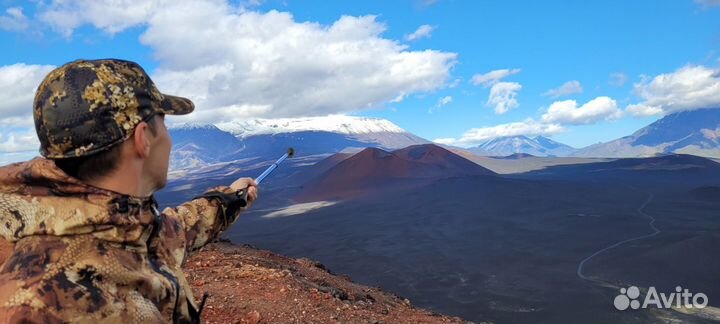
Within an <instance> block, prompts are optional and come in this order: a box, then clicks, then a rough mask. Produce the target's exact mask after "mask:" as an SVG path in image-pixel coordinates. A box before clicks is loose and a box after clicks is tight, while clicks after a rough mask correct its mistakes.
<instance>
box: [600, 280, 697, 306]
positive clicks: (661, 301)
mask: <svg viewBox="0 0 720 324" xmlns="http://www.w3.org/2000/svg"><path fill="white" fill-rule="evenodd" d="M613 304H615V308H617V309H618V310H626V309H628V308H631V309H640V308H648V307H650V306H655V307H656V308H672V307H686V308H705V306H707V305H708V297H707V295H705V294H703V293H691V292H690V290H688V289H683V288H682V287H680V286H677V287H675V292H673V293H670V294H665V293H658V291H657V289H655V287H649V288H648V291H647V294H646V295H645V298H644V299H643V302H642V303H640V288H638V287H635V286H630V287H628V288H627V289H626V288H621V289H620V294H619V295H617V296H616V297H615V300H614V302H613Z"/></svg>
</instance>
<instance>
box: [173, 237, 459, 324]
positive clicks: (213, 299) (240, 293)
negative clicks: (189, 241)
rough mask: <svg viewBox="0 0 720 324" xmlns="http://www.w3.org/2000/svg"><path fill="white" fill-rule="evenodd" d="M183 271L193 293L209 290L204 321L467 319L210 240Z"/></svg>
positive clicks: (316, 267)
mask: <svg viewBox="0 0 720 324" xmlns="http://www.w3.org/2000/svg"><path fill="white" fill-rule="evenodd" d="M185 272H186V274H187V276H188V280H189V281H190V284H191V285H192V286H193V290H194V292H195V296H202V294H203V292H208V293H209V294H210V297H209V298H208V300H207V303H206V306H205V310H204V311H203V321H204V322H205V323H207V324H215V323H223V324H224V323H253V324H256V323H367V324H380V323H388V324H389V323H393V324H394V323H466V322H465V321H464V320H462V319H460V318H456V317H449V316H444V315H439V314H435V313H431V312H429V311H426V310H422V309H418V308H414V307H412V306H411V304H410V301H409V300H407V299H402V298H400V297H397V296H395V295H392V294H389V293H386V292H383V291H382V290H380V289H378V288H371V287H366V286H362V285H359V284H356V283H353V282H352V281H350V280H349V278H347V277H344V276H337V275H333V274H331V273H330V272H328V271H327V270H326V269H325V268H324V267H323V266H322V265H321V264H319V263H316V262H313V261H311V260H308V259H304V258H303V259H291V258H287V257H283V256H280V255H277V254H274V253H272V252H269V251H263V250H258V249H255V248H252V247H248V246H235V245H232V244H229V243H214V244H211V245H209V246H207V247H205V248H204V249H203V250H202V251H201V252H198V253H196V254H195V255H193V256H192V257H191V258H190V259H189V260H188V262H187V264H186V265H185Z"/></svg>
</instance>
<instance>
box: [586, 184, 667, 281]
mask: <svg viewBox="0 0 720 324" xmlns="http://www.w3.org/2000/svg"><path fill="white" fill-rule="evenodd" d="M647 194H648V198H647V200H645V202H644V203H643V204H642V205H640V207H638V208H637V213H638V214H639V215H640V216H643V217H645V218H647V219H649V220H650V222H649V223H648V225H649V226H650V229H651V230H652V231H653V232H652V233H650V234H645V235H641V236H636V237H633V238H629V239H627V240H622V241H620V242H617V243H614V244H612V245H609V246H606V247H604V248H602V249H600V250H597V251H595V252H594V253H593V254H591V255H590V256H588V257H587V258H585V259H583V260H582V261H580V263H579V264H578V267H577V276H578V277H579V278H580V279H583V280H588V281H592V282H596V283H601V284H605V285H607V284H608V283H607V282H605V281H604V280H601V279H596V278H591V277H588V276H586V275H585V274H584V273H583V270H585V263H586V262H588V261H590V260H591V259H592V258H594V257H596V256H598V255H600V254H602V253H603V252H605V251H608V250H611V249H614V248H616V247H619V246H621V245H623V244H625V243H629V242H633V241H637V240H642V239H646V238H649V237H653V236H655V235H658V234H660V232H661V231H660V230H659V229H658V228H657V227H655V217H652V216H650V215H648V214H647V213H645V211H644V209H645V207H647V205H649V204H650V203H651V202H652V201H653V199H655V195H654V194H652V193H649V192H648V193H647Z"/></svg>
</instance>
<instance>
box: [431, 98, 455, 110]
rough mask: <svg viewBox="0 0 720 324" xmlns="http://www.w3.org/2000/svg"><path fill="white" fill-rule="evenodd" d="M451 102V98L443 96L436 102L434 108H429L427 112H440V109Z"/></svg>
mask: <svg viewBox="0 0 720 324" xmlns="http://www.w3.org/2000/svg"><path fill="white" fill-rule="evenodd" d="M452 101H453V98H452V96H445V97H442V98H440V99H438V102H437V103H436V104H435V106H434V107H431V108H430V110H428V112H429V113H431V114H432V113H433V111H435V110H440V108H442V107H444V106H445V105H447V104H449V103H451V102H452Z"/></svg>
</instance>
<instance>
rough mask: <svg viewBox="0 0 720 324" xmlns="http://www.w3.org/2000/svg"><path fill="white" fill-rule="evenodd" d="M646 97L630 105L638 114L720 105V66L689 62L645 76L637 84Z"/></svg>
mask: <svg viewBox="0 0 720 324" xmlns="http://www.w3.org/2000/svg"><path fill="white" fill-rule="evenodd" d="M634 91H635V94H636V95H637V96H638V97H640V98H642V99H643V101H642V102H640V103H637V104H632V105H629V106H628V107H627V111H628V112H630V113H632V114H634V115H639V116H648V115H662V114H670V113H674V112H678V111H685V110H694V109H700V108H720V70H719V69H713V68H708V67H704V66H699V65H687V66H684V67H682V68H680V69H678V70H676V71H675V72H672V73H666V74H660V75H658V76H655V77H654V78H652V79H650V78H648V77H645V78H643V80H642V81H640V82H638V83H636V84H635V85H634Z"/></svg>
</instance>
